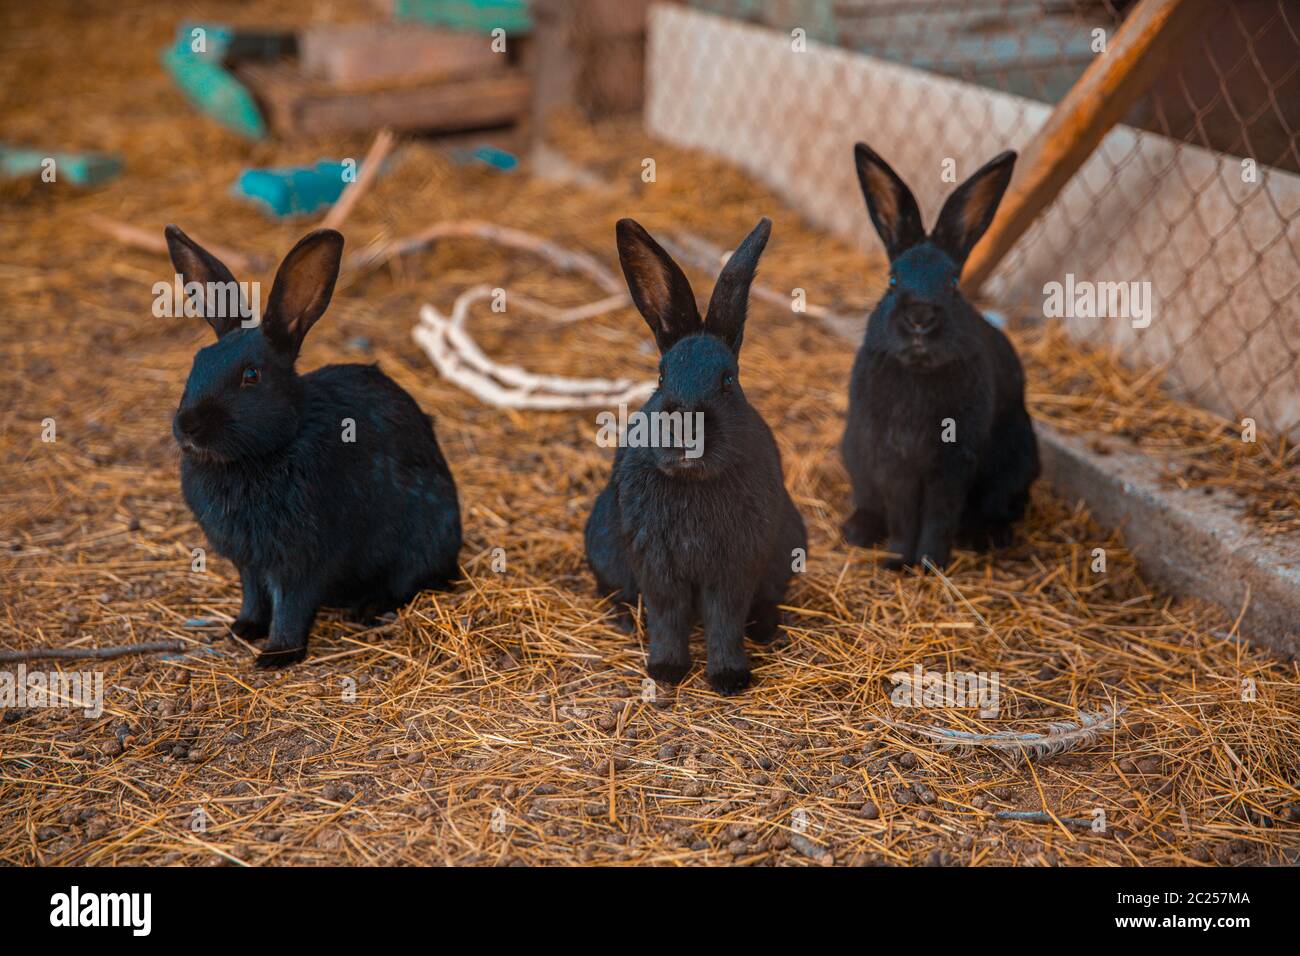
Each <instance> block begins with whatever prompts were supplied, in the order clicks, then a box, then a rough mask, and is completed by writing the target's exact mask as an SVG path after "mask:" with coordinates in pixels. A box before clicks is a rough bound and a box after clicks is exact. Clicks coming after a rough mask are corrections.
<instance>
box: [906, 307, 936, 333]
mask: <svg viewBox="0 0 1300 956" xmlns="http://www.w3.org/2000/svg"><path fill="white" fill-rule="evenodd" d="M938 324H939V310H938V309H932V308H926V307H924V306H921V307H916V308H912V309H909V310H908V312H907V328H908V331H909V332H912V333H913V334H915V335H929V334H930V333H931V332H933V331H934V330H935V328H936V327H937V326H938Z"/></svg>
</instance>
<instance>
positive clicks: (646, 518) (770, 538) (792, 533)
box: [586, 219, 808, 694]
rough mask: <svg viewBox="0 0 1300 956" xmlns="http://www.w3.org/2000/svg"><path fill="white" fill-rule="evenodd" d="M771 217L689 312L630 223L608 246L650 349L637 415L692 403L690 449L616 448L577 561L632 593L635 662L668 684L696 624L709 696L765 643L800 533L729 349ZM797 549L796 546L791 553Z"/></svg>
mask: <svg viewBox="0 0 1300 956" xmlns="http://www.w3.org/2000/svg"><path fill="white" fill-rule="evenodd" d="M771 229H772V224H771V222H770V221H769V220H767V219H763V220H761V221H760V222H759V224H758V225H757V226H756V227H755V228H754V231H753V232H751V233H750V234H749V236H748V237H747V238H746V239H745V241H744V242H743V243H741V246H740V248H739V249H737V250H736V251H735V253H734V254H733V255H732V256H731V258H730V259H729V260H728V262H727V264H726V266H725V267H724V268H723V270H722V273H721V274H720V275H719V276H718V281H717V284H716V285H715V287H714V290H713V297H712V298H711V299H710V300H709V308H708V313H707V318H706V319H705V320H704V322H703V323H701V321H700V313H699V310H698V308H697V307H696V303H695V295H694V293H692V291H691V287H690V283H689V282H687V280H686V276H685V275H683V274H682V270H681V269H680V268H678V266H677V264H676V263H675V262H673V260H672V259H671V258H670V257H669V255H668V253H666V252H665V251H664V250H663V249H662V248H661V247H660V246H659V244H658V243H656V242H655V241H654V239H652V238H650V235H649V233H647V232H646V231H645V230H644V229H643V228H641V226H639V225H638V224H637V223H635V222H633V221H632V220H631V219H623V220H621V221H620V222H619V223H618V229H617V234H618V254H619V260H620V262H621V263H622V265H623V273H624V275H626V277H627V283H628V287H629V288H630V289H631V292H632V299H633V301H634V302H635V303H636V307H637V309H639V310H640V312H641V314H642V315H643V316H644V317H645V320H646V322H647V323H648V324H649V326H650V329H651V331H652V332H654V336H655V341H656V342H657V343H658V345H659V351H660V352H661V353H662V358H661V359H660V362H659V373H660V374H659V388H658V390H657V391H656V392H655V393H654V394H653V395H651V396H650V398H649V399H648V400H647V401H646V403H645V405H644V406H643V407H642V409H641V411H642V412H644V413H646V414H651V413H668V414H671V413H673V412H682V413H686V414H690V413H696V412H698V413H702V415H703V419H702V420H703V427H704V432H703V438H704V440H703V443H702V445H701V446H700V447H699V448H698V449H697V451H698V452H700V453H699V455H698V457H693V456H692V455H691V454H690V449H688V448H682V447H620V448H619V449H618V452H617V453H616V455H615V457H614V470H613V473H612V474H611V476H610V480H609V484H608V485H607V486H606V487H605V489H604V490H603V491H602V492H601V493H600V496H599V497H598V498H597V499H596V504H595V506H594V507H593V509H592V512H591V517H590V518H589V519H588V521H587V527H586V546H587V560H588V562H589V563H590V564H591V569H592V571H593V572H594V573H595V576H596V583H597V585H598V586H599V588H600V590H601V592H602V593H604V594H612V595H614V596H615V598H616V600H618V601H621V602H623V603H625V604H628V605H635V604H636V603H637V600H638V597H641V598H644V601H645V611H646V618H647V628H648V630H649V643H650V650H649V660H648V664H647V671H648V672H649V674H650V676H651V677H653V678H654V679H655V680H657V681H665V682H669V683H676V682H677V681H680V680H681V679H682V678H683V677H684V676H685V675H686V672H687V671H688V670H689V669H690V666H691V658H690V651H689V648H688V640H689V637H690V631H691V627H692V625H693V623H694V622H695V620H696V619H697V618H698V619H699V620H700V621H701V623H702V624H703V628H704V635H705V644H706V647H707V650H708V678H709V682H710V683H711V684H712V685H713V687H714V688H715V689H716V690H718V691H720V692H722V693H727V694H729V693H735V692H737V691H740V690H743V689H744V688H745V687H746V686H748V684H749V681H750V669H749V658H748V656H747V655H746V653H745V646H744V638H745V635H746V634H748V635H749V637H750V638H751V639H753V640H754V641H757V642H760V643H767V642H769V641H771V640H772V639H773V638H774V637H775V636H776V633H777V629H778V627H779V625H780V612H779V609H778V605H779V604H780V602H781V600H782V597H783V596H784V593H785V588H786V584H787V583H788V581H789V579H790V576H791V574H792V572H793V569H794V567H795V566H796V564H798V563H799V560H800V558H805V559H806V554H807V540H808V539H807V534H806V532H805V531H804V525H803V520H802V519H801V518H800V517H799V512H798V511H796V510H795V507H794V502H792V501H791V500H790V496H789V494H787V493H786V490H785V484H784V482H783V479H782V477H781V454H780V451H779V450H778V449H777V446H776V441H775V440H774V439H773V437H772V432H771V429H769V428H768V427H767V423H766V422H764V421H763V418H762V416H760V415H759V414H758V412H757V411H755V410H754V408H753V406H751V405H750V404H749V402H747V401H746V400H745V393H744V392H743V391H742V390H741V387H740V380H739V370H738V366H737V358H738V356H739V353H740V342H741V338H742V337H743V335H744V331H745V313H746V309H747V306H748V300H749V287H750V284H751V283H752V282H753V280H754V271H755V269H756V268H757V267H758V257H759V255H760V254H761V253H762V251H763V247H764V246H765V245H766V244H767V237H768V234H769V233H770V232H771ZM796 549H799V553H798V554H796Z"/></svg>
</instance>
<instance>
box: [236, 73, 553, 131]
mask: <svg viewBox="0 0 1300 956" xmlns="http://www.w3.org/2000/svg"><path fill="white" fill-rule="evenodd" d="M240 76H241V78H242V79H243V80H244V82H246V83H247V84H248V86H249V88H250V89H252V90H253V91H254V93H255V94H256V95H257V97H258V99H259V100H260V101H261V102H262V103H263V104H264V105H265V106H266V110H267V113H268V116H269V118H270V122H271V125H272V126H273V127H274V128H275V130H276V131H277V132H278V133H280V134H282V135H289V136H293V135H305V136H312V135H321V134H330V133H349V132H370V131H374V130H377V129H379V128H381V127H384V126H388V127H391V128H392V129H395V130H409V131H419V132H451V131H457V130H467V129H486V128H489V127H494V126H506V125H511V124H514V123H517V122H519V121H521V120H522V119H523V118H524V117H525V114H526V113H527V110H528V105H529V101H530V98H531V95H532V83H531V81H530V79H529V77H528V76H527V74H525V73H524V72H523V71H521V70H517V69H505V70H499V71H496V72H494V73H493V74H492V75H490V76H481V77H467V78H462V79H451V80H446V81H444V82H440V83H434V84H423V85H420V86H405V87H395V88H391V89H377V90H365V91H359V90H339V89H333V88H329V87H322V86H319V85H315V84H312V83H311V82H309V81H308V80H306V79H305V78H304V77H303V76H302V75H301V74H300V73H298V71H296V70H294V69H293V68H291V67H288V66H287V65H283V64H262V63H257V64H249V65H247V66H245V67H241V68H240Z"/></svg>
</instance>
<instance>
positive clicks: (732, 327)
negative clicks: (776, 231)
mask: <svg viewBox="0 0 1300 956" xmlns="http://www.w3.org/2000/svg"><path fill="white" fill-rule="evenodd" d="M771 234H772V220H771V219H768V218H767V217H766V216H764V217H763V218H762V219H760V220H759V221H758V225H757V226H755V227H754V228H753V230H751V231H750V233H749V235H748V236H746V237H745V241H744V242H742V243H741V244H740V246H739V248H737V249H736V251H735V252H733V253H732V254H731V257H730V258H729V259H727V264H726V265H725V266H723V267H722V272H720V273H719V274H718V281H717V282H716V283H715V284H714V286H713V295H712V296H710V297H709V311H708V312H707V313H705V318H704V330H705V331H706V332H708V333H710V334H711V335H716V336H717V337H718V338H720V339H722V340H723V341H724V342H726V343H727V345H728V347H730V349H731V351H733V352H735V353H736V354H737V355H739V354H740V342H741V340H742V339H743V338H744V337H745V314H746V312H747V311H748V308H749V287H750V286H751V285H752V284H753V282H754V273H755V272H757V271H758V257H759V256H761V255H762V254H763V247H764V246H766V245H767V237H768V236H770V235H771Z"/></svg>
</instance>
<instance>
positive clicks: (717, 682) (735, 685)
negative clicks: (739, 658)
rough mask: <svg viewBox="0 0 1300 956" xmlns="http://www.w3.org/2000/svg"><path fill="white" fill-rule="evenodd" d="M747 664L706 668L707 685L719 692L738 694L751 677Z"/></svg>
mask: <svg viewBox="0 0 1300 956" xmlns="http://www.w3.org/2000/svg"><path fill="white" fill-rule="evenodd" d="M752 676H753V675H752V674H751V673H750V670H749V666H748V665H739V666H736V665H728V666H724V667H716V668H715V667H710V668H709V669H708V677H709V685H710V686H711V687H712V688H713V689H714V690H716V691H717V692H718V693H719V694H725V695H727V696H730V695H731V694H739V693H740V692H741V691H742V690H744V689H745V688H746V687H748V686H749V682H750V680H751V679H752Z"/></svg>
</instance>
